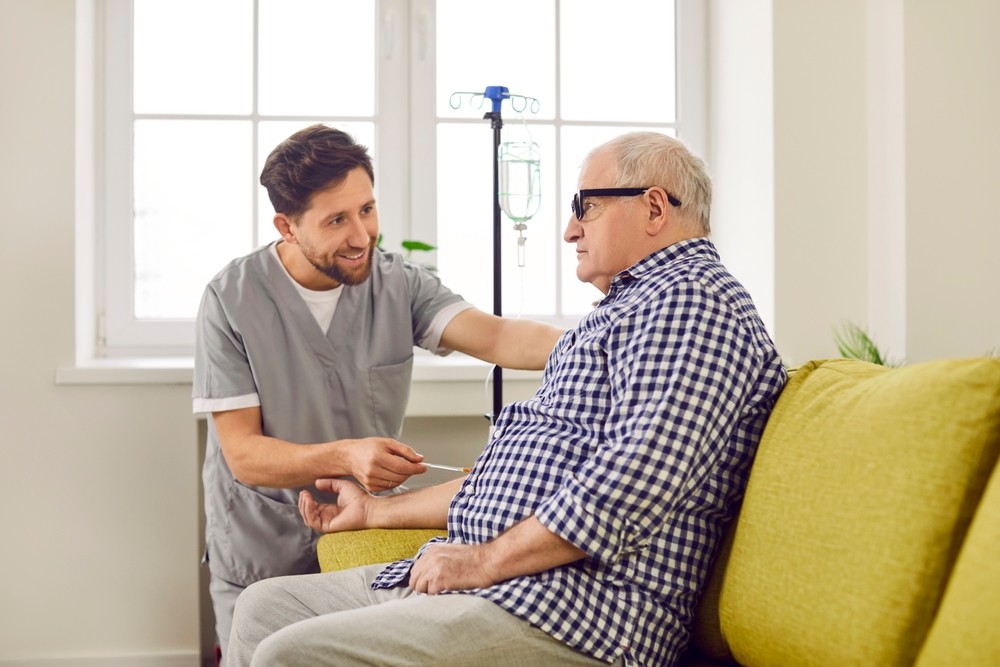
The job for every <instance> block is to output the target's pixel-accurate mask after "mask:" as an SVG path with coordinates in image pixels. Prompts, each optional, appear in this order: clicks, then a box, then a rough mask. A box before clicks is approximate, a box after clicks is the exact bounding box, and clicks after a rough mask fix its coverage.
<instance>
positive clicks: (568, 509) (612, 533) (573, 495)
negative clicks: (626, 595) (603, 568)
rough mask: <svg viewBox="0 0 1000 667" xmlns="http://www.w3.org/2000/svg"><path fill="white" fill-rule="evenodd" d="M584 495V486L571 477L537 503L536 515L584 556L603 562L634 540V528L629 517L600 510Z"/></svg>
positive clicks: (615, 557)
mask: <svg viewBox="0 0 1000 667" xmlns="http://www.w3.org/2000/svg"><path fill="white" fill-rule="evenodd" d="M587 497H588V494H587V491H586V489H584V488H582V487H581V486H580V485H578V484H576V483H574V482H572V481H570V482H569V483H568V484H567V485H565V486H563V488H561V489H560V490H559V491H558V492H557V493H556V494H555V495H554V496H552V497H550V498H548V499H547V500H546V501H545V502H543V503H542V504H541V505H539V507H538V508H537V509H536V510H535V518H537V519H538V520H539V521H540V522H541V523H542V525H543V526H545V527H546V528H547V529H548V530H550V531H552V532H553V533H555V534H556V535H558V536H559V537H561V538H563V539H564V540H566V541H567V542H569V543H570V544H572V545H573V546H575V547H577V548H578V549H580V550H581V551H583V552H584V553H586V554H587V556H589V557H591V558H593V559H595V560H597V561H600V562H603V563H611V562H615V561H617V560H618V559H619V558H621V556H622V555H623V554H624V553H625V552H626V551H629V546H630V545H631V544H633V542H634V539H633V537H634V536H633V535H632V532H633V530H632V529H631V528H630V524H629V522H628V521H626V520H624V519H622V518H620V517H619V516H617V515H616V514H615V513H614V512H612V511H607V509H603V510H602V508H601V507H600V506H599V504H598V503H596V502H590V501H588V500H587Z"/></svg>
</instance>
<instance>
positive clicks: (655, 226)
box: [645, 187, 670, 236]
mask: <svg viewBox="0 0 1000 667" xmlns="http://www.w3.org/2000/svg"><path fill="white" fill-rule="evenodd" d="M645 198H646V201H647V202H648V204H647V206H648V209H647V210H648V213H647V216H648V217H647V218H646V232H647V233H648V234H649V235H650V236H656V235H657V234H659V233H660V232H661V231H662V230H663V228H664V226H666V224H667V222H669V217H670V216H669V214H668V212H669V211H670V202H669V201H667V193H666V192H665V191H664V190H663V189H662V188H655V187H654V188H650V189H649V190H647V191H646V197H645Z"/></svg>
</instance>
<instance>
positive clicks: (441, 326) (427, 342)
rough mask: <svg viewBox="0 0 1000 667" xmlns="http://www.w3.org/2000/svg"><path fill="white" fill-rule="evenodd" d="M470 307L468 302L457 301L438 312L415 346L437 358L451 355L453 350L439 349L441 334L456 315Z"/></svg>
mask: <svg viewBox="0 0 1000 667" xmlns="http://www.w3.org/2000/svg"><path fill="white" fill-rule="evenodd" d="M472 307H473V305H472V304H471V303H469V302H468V301H457V302H455V303H453V304H450V305H447V306H445V307H444V308H442V309H441V310H439V311H438V312H437V314H436V315H435V316H434V319H433V320H431V325H430V326H429V327H428V328H427V333H426V334H424V337H423V338H421V339H420V340H418V341H417V344H418V345H420V347H422V348H424V349H425V350H429V351H430V352H431V353H432V354H436V355H437V356H439V357H444V356H447V355H449V354H451V353H452V352H453V351H454V350H451V349H449V348H447V347H441V334H443V333H444V330H445V328H446V327H447V326H448V325H449V324H451V321H452V320H453V319H455V316H456V315H458V314H459V313H461V312H462V311H464V310H468V309H469V308H472Z"/></svg>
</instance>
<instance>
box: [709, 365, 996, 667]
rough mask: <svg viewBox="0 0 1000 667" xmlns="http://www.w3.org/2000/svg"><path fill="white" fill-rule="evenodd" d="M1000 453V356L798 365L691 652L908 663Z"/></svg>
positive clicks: (767, 660)
mask: <svg viewBox="0 0 1000 667" xmlns="http://www.w3.org/2000/svg"><path fill="white" fill-rule="evenodd" d="M998 452H1000V359H987V358H979V359H965V360H941V361H934V362H928V363H922V364H913V365H909V366H904V367H902V368H896V369H889V368H885V367H881V366H875V365H872V364H868V363H864V362H859V361H854V360H847V359H837V360H830V361H822V362H811V363H809V364H806V365H805V366H803V367H801V368H799V369H797V370H796V371H795V372H793V373H792V374H791V376H790V378H789V382H788V385H787V386H786V388H785V390H784V392H783V393H782V395H781V397H780V399H779V400H778V403H777V405H776V406H775V410H774V413H773V414H772V416H771V418H770V420H769V421H768V425H767V428H766V429H765V432H764V435H763V437H762V439H761V443H760V446H759V449H758V452H757V457H756V460H755V462H754V466H753V469H752V471H751V475H750V480H749V483H748V486H747V492H746V495H745V498H744V502H743V506H742V508H741V510H740V514H739V516H738V518H737V522H736V524H735V526H734V529H733V530H732V531H731V535H730V539H729V541H728V544H726V545H725V547H724V550H723V553H722V554H721V555H720V557H719V559H718V561H717V563H716V566H715V569H714V573H713V580H712V581H711V582H710V585H709V587H708V590H707V591H706V593H705V595H704V596H703V600H702V604H701V605H700V608H699V612H698V618H697V622H696V640H697V643H698V644H699V646H700V648H701V649H702V650H703V651H706V652H707V653H709V654H711V655H715V656H716V657H724V656H725V655H727V654H730V655H731V656H733V657H735V659H736V660H737V661H738V662H739V663H740V664H742V665H747V666H754V665H796V666H800V665H912V664H913V663H914V662H915V660H916V659H917V656H918V653H919V651H920V649H921V645H922V643H923V641H924V637H925V636H926V635H927V632H928V629H929V628H930V626H931V622H932V620H933V619H934V615H935V612H936V610H937V608H938V605H939V602H940V600H941V597H942V594H943V592H944V590H945V585H946V583H947V581H948V577H949V573H950V571H951V569H952V566H953V565H954V562H955V560H956V557H957V554H958V552H959V549H960V547H961V546H962V542H963V539H964V537H965V534H966V532H967V530H968V526H969V524H970V522H971V520H972V516H973V514H974V512H975V511H976V507H977V505H978V504H979V501H980V498H981V496H982V493H983V489H984V487H985V485H986V482H987V479H988V478H989V475H990V473H991V471H992V470H993V469H994V467H995V464H996V461H997V456H998ZM995 518H996V517H994V520H995ZM993 525H996V524H995V523H994V524H993ZM996 584H997V582H996V580H995V579H994V580H993V585H994V589H993V594H994V595H995V590H996V589H995V586H996ZM928 664H935V665H936V664H940V663H928Z"/></svg>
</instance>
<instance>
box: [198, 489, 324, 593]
mask: <svg viewBox="0 0 1000 667" xmlns="http://www.w3.org/2000/svg"><path fill="white" fill-rule="evenodd" d="M278 492H279V493H282V494H284V493H288V494H290V495H292V496H296V495H297V492H296V491H294V490H292V491H284V490H282V491H278ZM219 518H220V520H221V523H222V524H223V525H222V526H221V530H216V531H211V533H210V534H212V535H214V536H215V539H214V540H212V541H211V542H210V544H209V545H208V551H209V567H210V568H211V569H212V572H213V573H214V574H216V575H217V576H219V577H221V578H222V579H225V580H226V581H229V582H232V583H234V584H238V585H240V586H249V585H250V584H252V583H253V582H255V581H259V580H261V579H266V578H268V577H275V576H282V575H286V574H308V573H311V572H318V571H319V568H318V565H317V561H316V550H315V546H314V545H315V536H314V534H313V531H312V529H311V528H309V527H308V526H306V525H305V524H304V523H302V519H301V517H300V516H299V510H298V505H296V504H288V503H284V502H281V501H279V500H275V499H274V498H269V497H268V496H266V495H264V494H262V493H259V492H257V491H255V490H254V489H253V488H252V487H248V486H246V485H244V484H240V483H239V482H237V481H233V482H232V483H231V484H230V485H229V498H228V502H227V507H226V512H225V513H224V516H223V517H219Z"/></svg>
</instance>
